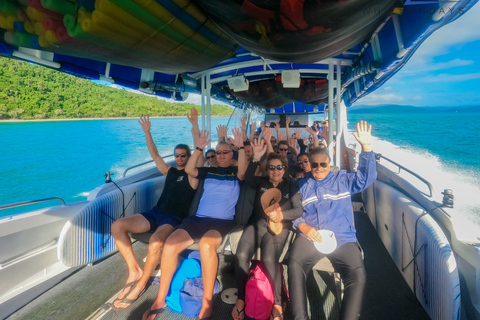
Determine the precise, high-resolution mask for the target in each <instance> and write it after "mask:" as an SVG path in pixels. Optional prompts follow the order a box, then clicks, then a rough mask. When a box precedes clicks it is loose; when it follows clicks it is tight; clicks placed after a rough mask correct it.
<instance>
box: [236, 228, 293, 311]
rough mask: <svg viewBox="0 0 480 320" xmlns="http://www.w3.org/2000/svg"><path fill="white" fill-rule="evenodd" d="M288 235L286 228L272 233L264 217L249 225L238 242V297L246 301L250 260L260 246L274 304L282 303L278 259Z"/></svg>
mask: <svg viewBox="0 0 480 320" xmlns="http://www.w3.org/2000/svg"><path fill="white" fill-rule="evenodd" d="M287 236H288V229H286V228H284V229H283V230H282V232H280V234H278V235H273V234H272V233H270V232H269V231H268V229H267V222H266V221H265V220H264V219H260V220H258V221H257V222H256V223H255V224H249V225H247V227H246V228H245V230H244V231H243V234H242V237H241V238H240V242H239V243H238V248H237V254H236V257H235V275H236V276H237V285H238V299H241V300H243V301H245V286H246V285H247V280H248V273H249V270H250V261H251V260H252V257H253V255H254V253H255V251H256V250H257V248H258V247H260V248H261V252H262V261H263V264H264V266H265V269H266V275H267V277H268V278H269V280H270V283H271V284H272V286H273V289H274V290H273V293H274V304H276V305H281V303H282V274H281V269H280V264H279V263H278V259H279V258H280V255H281V254H282V251H283V246H284V244H285V240H286V239H287Z"/></svg>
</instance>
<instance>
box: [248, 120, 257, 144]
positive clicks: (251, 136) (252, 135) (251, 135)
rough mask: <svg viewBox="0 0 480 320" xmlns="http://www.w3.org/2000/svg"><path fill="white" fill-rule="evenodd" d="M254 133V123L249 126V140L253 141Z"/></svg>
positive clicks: (255, 124) (255, 127) (255, 125)
mask: <svg viewBox="0 0 480 320" xmlns="http://www.w3.org/2000/svg"><path fill="white" fill-rule="evenodd" d="M255 132H257V123H256V122H255V121H254V122H252V125H251V126H250V140H253V138H254V136H255Z"/></svg>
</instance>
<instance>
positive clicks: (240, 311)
mask: <svg viewBox="0 0 480 320" xmlns="http://www.w3.org/2000/svg"><path fill="white" fill-rule="evenodd" d="M233 308H234V309H235V310H237V313H238V318H234V319H245V314H244V315H243V318H241V317H240V315H241V314H242V313H245V306H244V307H243V309H242V310H238V308H237V305H234V306H233ZM232 318H233V316H232Z"/></svg>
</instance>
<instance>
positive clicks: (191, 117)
mask: <svg viewBox="0 0 480 320" xmlns="http://www.w3.org/2000/svg"><path fill="white" fill-rule="evenodd" d="M187 119H188V121H190V123H191V124H192V125H194V124H198V110H197V109H196V108H192V109H190V114H188V113H187Z"/></svg>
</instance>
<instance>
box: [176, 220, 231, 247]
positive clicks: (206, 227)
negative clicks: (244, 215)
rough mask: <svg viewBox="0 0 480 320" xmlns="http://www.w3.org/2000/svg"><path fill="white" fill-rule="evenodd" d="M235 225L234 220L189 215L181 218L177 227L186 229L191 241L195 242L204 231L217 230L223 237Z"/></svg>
mask: <svg viewBox="0 0 480 320" xmlns="http://www.w3.org/2000/svg"><path fill="white" fill-rule="evenodd" d="M236 225H237V223H236V222H235V220H224V219H215V218H207V217H197V216H191V217H187V218H185V219H183V221H182V224H181V225H180V226H179V227H178V229H183V230H185V231H187V232H188V234H189V236H190V237H191V238H192V239H193V241H194V242H195V243H197V242H199V241H200V239H201V238H202V237H203V236H204V235H205V233H207V232H208V231H210V230H216V231H218V233H220V235H221V236H222V239H223V238H224V237H225V235H226V234H227V233H228V232H229V231H230V230H232V229H233V228H234V227H235V226H236Z"/></svg>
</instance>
